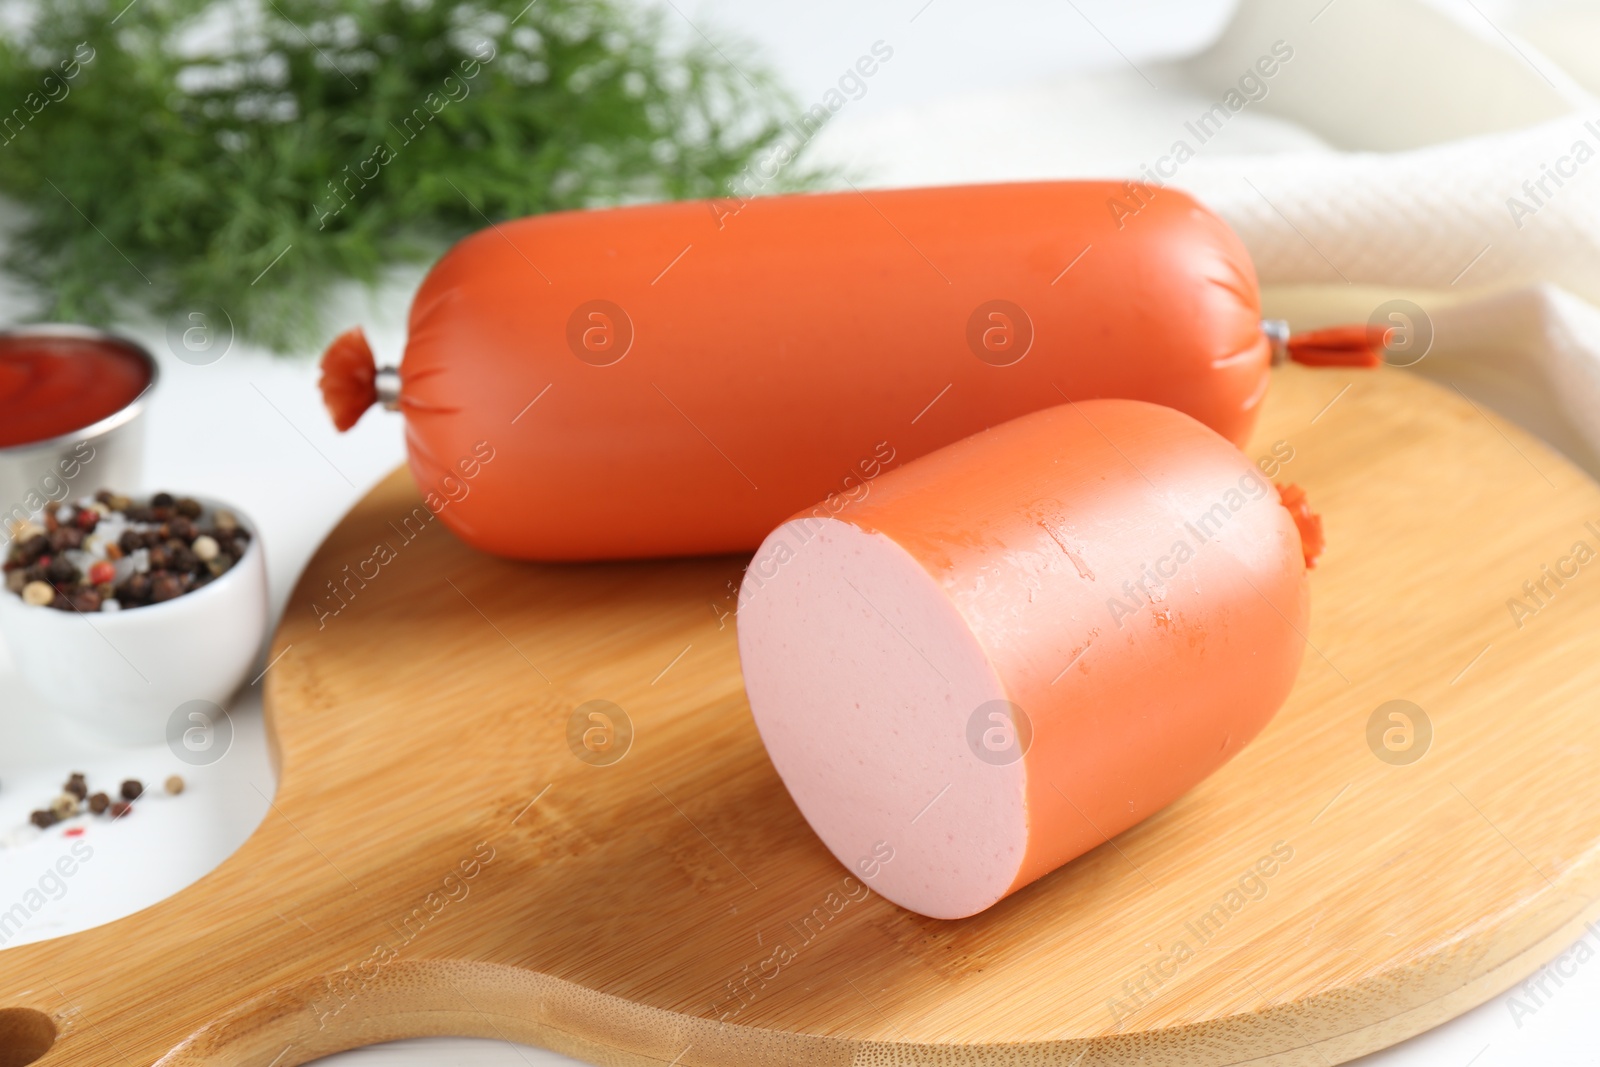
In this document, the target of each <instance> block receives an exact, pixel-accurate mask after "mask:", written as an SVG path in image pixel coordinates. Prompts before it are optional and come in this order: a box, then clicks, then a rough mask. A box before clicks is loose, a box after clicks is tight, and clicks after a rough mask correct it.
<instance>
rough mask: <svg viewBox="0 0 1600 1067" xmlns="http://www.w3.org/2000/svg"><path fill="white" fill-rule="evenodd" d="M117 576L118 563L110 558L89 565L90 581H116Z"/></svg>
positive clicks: (100, 582)
mask: <svg viewBox="0 0 1600 1067" xmlns="http://www.w3.org/2000/svg"><path fill="white" fill-rule="evenodd" d="M116 577H117V567H116V564H114V563H112V562H111V561H110V560H108V559H103V560H100V561H99V562H97V563H91V564H90V565H89V583H90V584H91V585H102V584H104V583H105V582H110V581H115V580H116Z"/></svg>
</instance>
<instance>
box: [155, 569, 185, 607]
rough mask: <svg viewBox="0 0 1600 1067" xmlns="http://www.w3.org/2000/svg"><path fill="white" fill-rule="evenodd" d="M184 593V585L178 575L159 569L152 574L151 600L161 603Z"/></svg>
mask: <svg viewBox="0 0 1600 1067" xmlns="http://www.w3.org/2000/svg"><path fill="white" fill-rule="evenodd" d="M182 593H183V585H182V584H181V583H180V582H179V581H178V578H177V576H176V575H173V574H169V573H168V572H166V571H157V572H155V573H154V574H152V575H151V576H150V600H151V601H152V602H153V603H156V604H159V603H161V602H162V601H163V600H171V599H172V598H173V597H176V596H180V595H182Z"/></svg>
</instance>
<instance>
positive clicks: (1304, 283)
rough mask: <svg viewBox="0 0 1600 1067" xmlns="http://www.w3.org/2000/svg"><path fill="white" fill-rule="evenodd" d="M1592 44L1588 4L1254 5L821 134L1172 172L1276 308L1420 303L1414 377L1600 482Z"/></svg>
mask: <svg viewBox="0 0 1600 1067" xmlns="http://www.w3.org/2000/svg"><path fill="white" fill-rule="evenodd" d="M1541 46H1544V47H1541ZM1286 50H1288V51H1291V52H1292V55H1291V56H1290V57H1289V58H1287V59H1282V58H1280V57H1281V56H1282V54H1283V52H1284V51H1286ZM1548 53H1554V54H1559V55H1561V56H1562V57H1564V58H1566V59H1568V60H1569V61H1570V62H1572V63H1574V64H1575V65H1574V67H1573V69H1572V70H1570V71H1569V70H1565V69H1563V67H1562V66H1561V65H1560V64H1558V63H1557V62H1556V61H1555V60H1554V59H1552V58H1551V57H1550V54H1548ZM1597 55H1600V10H1596V8H1595V6H1594V5H1592V4H1577V3H1570V2H1562V0H1545V2H1533V3H1527V2H1525V3H1521V4H1515V5H1509V4H1506V3H1501V4H1496V3H1494V2H1493V0H1331V2H1330V0H1242V2H1241V3H1240V4H1239V6H1238V7H1237V8H1236V10H1235V11H1234V13H1233V17H1232V19H1231V21H1230V22H1229V23H1228V25H1227V26H1226V28H1225V29H1224V31H1223V32H1222V34H1221V36H1220V37H1219V38H1218V40H1217V41H1216V42H1215V43H1214V44H1212V45H1211V46H1210V47H1209V48H1207V49H1206V50H1204V51H1203V52H1201V53H1200V54H1198V55H1196V56H1193V57H1192V58H1189V59H1187V60H1183V61H1180V62H1175V63H1166V64H1155V63H1149V62H1138V63H1135V62H1134V61H1132V60H1126V61H1125V62H1123V63H1121V64H1120V65H1119V66H1118V67H1117V68H1116V69H1112V70H1109V71H1107V72H1103V73H1100V74H1088V75H1077V76H1074V77H1073V78H1071V79H1068V80H1063V81H1058V82H1055V83H1047V84H1036V85H1031V86H1026V87H1021V88H1016V89H1010V90H1003V91H993V92H990V93H987V94H984V95H983V96H982V98H981V99H975V98H973V97H966V98H961V99H955V100H949V101H939V100H935V101H930V102H927V103H923V104H920V105H918V106H916V107H915V108H906V109H901V110H899V111H896V112H893V113H890V114H887V115H880V116H876V117H873V118H871V119H870V120H867V121H854V120H847V121H843V122H841V123H839V124H838V126H837V127H835V128H831V129H828V130H827V131H826V132H825V134H824V136H823V137H822V138H821V139H820V141H819V145H818V147H819V148H820V149H821V150H822V154H823V156H824V157H825V158H826V159H829V160H837V161H839V162H848V163H850V164H853V165H855V166H858V167H862V166H864V167H867V168H870V173H871V175H872V177H871V179H870V182H871V184H875V185H902V184H933V183H943V182H956V181H997V180H1017V179H1023V178H1047V177H1058V178H1059V177H1090V176H1095V177H1103V176H1106V175H1108V174H1109V175H1118V176H1133V177H1143V176H1148V175H1151V174H1153V173H1155V171H1156V169H1157V168H1158V167H1160V169H1161V170H1162V174H1163V175H1164V177H1162V178H1161V180H1163V181H1165V183H1167V184H1170V185H1173V186H1176V187H1179V188H1184V189H1187V190H1189V191H1190V192H1193V193H1194V194H1195V195H1197V196H1198V197H1199V198H1200V199H1201V200H1203V201H1205V202H1206V203H1207V204H1209V205H1210V206H1211V207H1212V208H1214V209H1215V210H1217V211H1218V212H1219V213H1220V214H1221V215H1222V216H1223V218H1225V219H1226V220H1227V221H1228V222H1229V223H1230V224H1231V225H1232V226H1233V227H1234V229H1235V230H1237V231H1238V233H1239V234H1240V236H1241V237H1242V238H1243V240H1244V242H1245V244H1246V246H1247V247H1248V248H1249V249H1250V252H1251V256H1252V258H1253V259H1254V260H1255V264H1256V268H1257V271H1258V273H1259V275H1260V279H1261V283H1262V286H1263V290H1264V299H1265V307H1266V311H1267V313H1268V314H1269V315H1274V316H1276V315H1282V316H1283V317H1286V318H1288V319H1289V320H1290V323H1291V325H1292V326H1293V327H1294V328H1295V329H1307V328H1312V327H1317V326H1323V325H1331V324H1334V323H1339V322H1349V321H1352V320H1353V321H1365V320H1366V319H1367V318H1368V317H1369V315H1370V314H1371V313H1372V312H1373V311H1374V310H1375V309H1377V308H1378V307H1379V306H1381V305H1382V304H1384V303H1386V302H1387V301H1389V300H1391V299H1394V298H1401V297H1403V298H1405V299H1408V300H1411V301H1413V302H1414V303H1415V304H1417V305H1418V306H1419V307H1420V308H1421V309H1422V310H1423V311H1424V312H1425V314H1426V316H1427V317H1428V319H1430V320H1431V323H1432V329H1433V334H1434V343H1433V347H1432V348H1431V350H1430V351H1429V353H1428V355H1427V356H1426V357H1425V358H1424V359H1423V361H1422V362H1421V363H1419V364H1417V365H1416V367H1415V368H1414V369H1415V370H1416V371H1417V372H1418V373H1421V374H1424V375H1428V376H1430V377H1435V378H1439V379H1442V380H1445V381H1448V382H1449V383H1451V384H1453V385H1456V386H1458V387H1459V388H1460V389H1462V391H1463V392H1465V393H1466V394H1467V395H1468V396H1470V397H1472V398H1473V399H1474V401H1475V402H1478V403H1481V404H1485V405H1488V406H1491V407H1494V408H1495V409H1497V410H1499V411H1500V412H1502V413H1504V414H1505V415H1507V416H1508V417H1511V418H1514V419H1516V420H1517V421H1519V422H1521V423H1522V424H1523V425H1525V426H1527V427H1528V428H1529V429H1531V430H1533V431H1534V432H1535V433H1537V434H1539V435H1541V436H1542V437H1543V438H1544V439H1545V440H1547V441H1548V442H1550V443H1551V444H1552V445H1554V446H1555V447H1557V448H1560V449H1562V450H1563V451H1565V452H1566V453H1567V454H1568V455H1569V456H1570V457H1571V458H1572V459H1573V460H1574V461H1576V462H1578V463H1580V464H1582V465H1584V466H1585V467H1587V468H1588V470H1589V471H1590V472H1591V473H1593V474H1595V475H1597V476H1600V387H1597V379H1600V310H1597V307H1600V100H1597V98H1596V96H1595V95H1594V91H1595V90H1596V89H1600V63H1597V62H1595V59H1594V57H1595V56H1597ZM1268 57H1271V58H1270V59H1269V58H1268ZM1264 60H1266V62H1265V63H1264V65H1263V61H1264ZM1263 70H1270V71H1271V73H1270V75H1267V74H1263V73H1262V71H1263ZM1247 77H1253V79H1254V80H1252V81H1248V82H1243V83H1242V80H1243V79H1245V78H1247ZM1585 83H1587V85H1586V84H1585ZM1230 93H1235V94H1237V95H1235V96H1233V97H1232V102H1233V103H1235V104H1237V105H1239V106H1238V108H1237V110H1231V109H1229V107H1228V101H1229V99H1230ZM1218 108H1220V109H1221V110H1220V111H1219V110H1217V109H1218ZM1207 114H1211V115H1213V118H1212V119H1211V121H1210V124H1209V125H1208V126H1207V127H1206V130H1205V132H1207V133H1208V134H1209V135H1208V136H1207V137H1206V138H1205V139H1204V140H1203V141H1202V140H1201V138H1199V137H1198V136H1197V135H1196V134H1197V132H1198V131H1197V127H1196V123H1197V122H1198V120H1199V119H1200V117H1201V116H1203V115H1207ZM1224 116H1225V117H1224ZM1212 131H1215V132H1212ZM1179 141H1182V142H1185V143H1186V144H1187V145H1188V146H1189V147H1190V148H1191V149H1193V151H1194V155H1193V158H1185V159H1183V160H1182V161H1181V162H1179V161H1177V160H1176V159H1174V158H1173V156H1174V152H1173V150H1174V147H1175V145H1176V143H1177V142H1179ZM1580 143H1581V145H1582V146H1583V147H1582V148H1581V149H1580V148H1577V146H1578V145H1579V144H1580ZM1163 157H1165V158H1166V162H1165V163H1163V162H1162V161H1163ZM1580 157H1581V158H1580ZM1552 172H1554V174H1555V176H1554V177H1551V176H1550V175H1551V173H1552ZM1562 172H1566V173H1562ZM1557 179H1559V184H1558V182H1557ZM1541 182H1542V188H1541V184H1540V183H1541ZM1524 183H1527V186H1526V187H1525V186H1524ZM1513 198H1515V201H1516V202H1517V203H1515V204H1513V203H1512V202H1511V201H1512V200H1513ZM1518 205H1520V206H1518Z"/></svg>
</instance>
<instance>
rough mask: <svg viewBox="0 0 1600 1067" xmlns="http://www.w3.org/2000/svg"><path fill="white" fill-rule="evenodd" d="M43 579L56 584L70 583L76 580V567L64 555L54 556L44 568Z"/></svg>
mask: <svg viewBox="0 0 1600 1067" xmlns="http://www.w3.org/2000/svg"><path fill="white" fill-rule="evenodd" d="M44 576H45V580H46V581H49V582H53V583H55V584H56V585H70V584H71V583H73V582H76V581H77V580H78V568H76V567H74V566H73V565H72V561H71V560H70V559H68V558H67V557H66V556H56V557H55V558H53V559H51V561H50V565H49V566H48V567H46V568H45V569H44Z"/></svg>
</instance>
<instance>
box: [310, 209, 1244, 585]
mask: <svg viewBox="0 0 1600 1067" xmlns="http://www.w3.org/2000/svg"><path fill="white" fill-rule="evenodd" d="M1127 195H1128V194H1127V190H1126V189H1125V188H1124V186H1123V185H1120V184H1112V183H1101V182H1039V183H1027V184H1014V185H990V186H969V187H958V188H938V189H907V190H898V191H871V192H866V193H860V192H844V193H826V194H815V195H801V196H784V197H773V198H766V199H755V200H751V201H748V202H745V203H743V204H742V205H741V204H739V203H738V202H735V201H709V202H706V201H700V202H684V203H670V204H653V205H646V206H635V207H624V208H614V209H606V210H595V211H579V212H568V213H562V214H553V215H545V216H540V217H536V218H529V219H522V220H520V221H516V222H510V223H504V224H500V225H497V226H493V227H491V228H489V229H486V230H483V231H481V232H479V233H477V234H475V235H473V236H471V237H468V238H466V239H465V240H463V241H462V242H461V243H460V244H458V245H457V246H456V247H455V248H454V249H452V250H451V251H450V252H449V253H448V254H447V255H445V256H444V258H443V259H442V260H440V262H439V263H438V264H437V265H436V266H435V267H434V268H433V270H432V272H431V273H430V274H429V275H428V277H427V278H426V280H425V281H424V282H423V284H422V286H421V289H420V290H419V292H418V293H417V295H416V298H415V301H414V303H413V306H412V309H411V318H410V337H409V340H408V342H407V346H406V351H405V356H404V359H403V361H402V363H401V366H400V368H399V386H398V390H397V396H396V395H393V392H391V394H390V395H388V396H387V397H386V399H387V400H388V401H389V402H390V403H392V404H397V406H398V407H399V408H400V409H401V411H402V412H403V413H404V415H405V419H406V434H407V443H408V452H409V456H410V463H411V469H412V472H413V474H414V476H415V478H416V481H417V484H418V486H419V488H421V490H422V491H423V492H424V493H425V494H428V495H429V498H430V504H431V505H432V506H433V507H434V510H435V511H437V512H438V513H439V514H440V517H441V518H442V519H443V520H444V521H445V522H446V523H447V524H448V525H449V526H451V527H452V528H453V529H454V530H455V531H456V532H457V533H458V534H460V535H461V536H462V537H463V538H464V539H465V540H466V541H468V542H469V543H470V544H472V545H474V546H476V547H479V548H482V549H484V550H487V551H489V552H493V553H497V554H501V555H505V556H512V557H521V558H534V559H545V560H564V559H596V558H609V557H638V556H664V555H679V554H694V553H709V552H722V551H734V550H745V551H748V550H750V549H751V548H753V547H754V546H755V545H756V544H757V543H759V542H760V540H761V538H762V536H763V535H764V534H765V533H766V532H767V531H768V530H770V529H771V528H772V527H773V525H774V524H776V523H777V522H779V521H781V520H782V519H783V518H784V516H786V515H789V514H791V513H792V512H793V511H794V510H795V509H797V508H799V507H803V506H805V505H806V504H808V503H810V502H813V501H816V500H819V499H822V498H824V497H826V496H828V495H829V494H830V493H831V494H838V495H840V496H844V497H848V496H854V495H858V494H859V493H860V491H861V487H862V486H863V485H864V484H865V483H866V482H867V481H870V480H871V478H872V477H873V476H874V475H875V474H877V473H878V472H880V471H881V470H883V469H886V468H887V467H889V466H892V465H893V464H894V463H898V462H901V461H904V460H907V459H911V458H914V457H916V456H920V455H923V454H925V453H927V452H930V451H932V450H933V449H935V448H938V447H940V446H942V445H945V444H949V443H950V442H952V441H956V440H959V439H961V438H963V437H965V436H967V435H969V434H972V433H974V432H976V431H979V430H982V429H984V428H985V427H987V426H991V425H995V424H997V423H1000V422H1004V421H1005V420H1007V419H1011V418H1015V417H1016V416H1018V415H1022V414H1026V413H1027V412H1030V411H1037V410H1039V409H1040V408H1044V407H1048V406H1051V405H1054V404H1059V403H1061V402H1062V401H1063V400H1064V399H1072V400H1081V399H1085V398H1089V397H1127V398H1135V399H1141V400H1147V401H1151V402H1154V403H1160V404H1165V405H1169V406H1171V407H1175V408H1177V409H1178V410H1180V411H1184V412H1187V413H1188V414H1190V415H1192V416H1194V417H1195V418H1197V419H1199V420H1200V421H1201V422H1203V423H1205V424H1206V425H1208V426H1210V427H1211V428H1213V429H1214V430H1216V431H1217V432H1218V433H1220V434H1222V435H1223V436H1224V437H1227V438H1229V439H1230V440H1232V441H1234V442H1235V443H1242V442H1243V441H1244V440H1245V438H1246V436H1247V435H1248V433H1249V431H1250V428H1251V426H1252V424H1253V422H1254V419H1255V416H1256V412H1257V409H1258V406H1259V404H1260V401H1261V398H1262V396H1263V394H1264V392H1265V390H1266V386H1267V381H1268V366H1269V362H1270V358H1271V345H1270V344H1269V341H1268V340H1267V338H1266V337H1265V336H1264V335H1263V333H1262V330H1261V322H1260V307H1259V301H1258V295H1257V287H1256V278H1255V272H1254V269H1253V267H1252V266H1251V263H1250V259H1249V257H1248V255H1247V254H1246V252H1245V249H1244V247H1243V246H1242V244H1241V243H1240V242H1239V240H1238V239H1237V238H1236V237H1235V236H1234V234H1233V233H1232V232H1231V231H1230V230H1229V229H1228V228H1227V226H1226V225H1225V224H1224V223H1223V222H1222V221H1221V220H1220V219H1218V218H1217V217H1216V216H1215V215H1213V214H1212V213H1211V212H1209V211H1207V210H1206V209H1204V208H1202V207H1200V206H1199V205H1198V204H1196V203H1195V202H1194V201H1193V200H1191V199H1190V198H1189V197H1188V196H1186V195H1185V194H1183V193H1181V192H1179V191H1177V190H1172V189H1163V190H1160V191H1159V192H1158V193H1155V194H1154V195H1153V196H1150V197H1148V198H1147V200H1146V202H1145V203H1144V205H1143V207H1142V208H1141V209H1140V210H1139V211H1138V212H1137V213H1135V214H1132V215H1129V214H1128V213H1127V212H1126V211H1123V212H1120V213H1116V212H1112V211H1110V210H1108V207H1107V204H1108V201H1109V200H1111V199H1112V198H1113V197H1116V198H1120V199H1122V200H1123V201H1124V202H1125V201H1126V198H1127ZM336 357H337V358H336ZM371 362H372V361H371V355H370V351H368V350H367V349H366V346H365V342H364V341H363V340H362V339H361V337H360V334H359V332H357V331H352V332H351V333H348V334H346V335H345V336H344V337H343V338H341V339H340V341H338V342H336V343H335V345H334V346H333V348H331V349H330V353H329V357H328V361H327V363H326V364H325V365H326V366H327V367H328V373H327V375H326V376H325V379H324V388H325V391H326V392H328V395H329V399H330V407H332V408H334V409H335V414H336V419H337V420H338V421H340V423H341V425H347V424H349V423H353V422H354V421H355V418H357V417H359V414H360V411H361V409H362V408H364V407H365V406H366V405H367V404H369V403H370V402H371V401H372V399H373V396H374V392H375V390H374V387H373V384H372V379H373V376H372V365H371ZM382 384H383V383H382V382H381V381H380V388H379V389H377V390H376V391H377V392H383V391H384V390H383V388H381V386H382ZM484 455H491V456H492V457H493V458H492V461H491V462H488V463H484V462H482V457H483V456H484Z"/></svg>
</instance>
